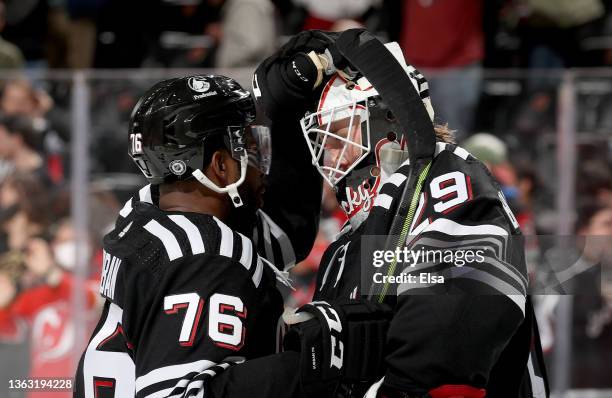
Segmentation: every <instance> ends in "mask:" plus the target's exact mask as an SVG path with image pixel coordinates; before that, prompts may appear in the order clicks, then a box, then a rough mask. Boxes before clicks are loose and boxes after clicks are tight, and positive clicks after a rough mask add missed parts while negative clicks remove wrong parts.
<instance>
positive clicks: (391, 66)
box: [336, 30, 436, 303]
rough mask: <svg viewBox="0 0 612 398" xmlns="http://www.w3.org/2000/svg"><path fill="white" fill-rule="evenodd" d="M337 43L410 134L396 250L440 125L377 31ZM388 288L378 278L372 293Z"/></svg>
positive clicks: (345, 36) (352, 33)
mask: <svg viewBox="0 0 612 398" xmlns="http://www.w3.org/2000/svg"><path fill="white" fill-rule="evenodd" d="M336 46H337V49H338V51H339V52H340V53H341V54H342V55H343V56H344V57H345V58H346V59H347V60H348V62H349V63H350V65H351V66H352V67H353V68H354V69H357V70H358V71H359V72H360V73H361V74H362V75H363V76H365V77H366V78H367V79H368V80H369V81H370V83H371V84H372V85H373V86H374V87H375V88H376V90H377V91H378V93H379V94H380V96H381V97H382V98H383V99H384V101H385V103H386V104H387V105H388V106H389V108H391V111H392V112H393V114H394V115H395V116H396V118H397V120H398V121H399V124H400V127H401V128H402V129H403V133H404V134H405V136H406V137H407V138H408V139H407V141H408V157H409V160H410V166H411V167H410V173H409V175H408V179H407V180H406V184H405V186H404V190H403V191H402V195H401V197H400V199H399V202H398V203H397V210H396V213H395V215H394V216H393V218H392V222H391V227H390V228H389V232H388V235H387V238H386V241H385V249H387V250H395V249H396V248H401V247H402V246H403V244H404V242H405V241H406V237H407V235H408V231H409V230H410V225H411V224H412V220H413V218H414V213H415V211H416V207H417V204H418V201H419V195H420V193H421V189H422V186H423V183H424V181H425V178H426V177H427V173H428V172H429V167H430V166H431V161H432V159H433V155H434V152H435V148H436V135H435V131H434V126H433V123H432V122H431V119H430V118H429V115H428V113H427V111H426V110H425V107H424V106H423V102H422V100H421V97H420V95H419V93H418V92H417V90H416V89H415V88H414V86H413V85H412V82H411V81H410V78H409V77H408V76H407V75H406V72H405V70H404V69H403V68H402V66H401V65H400V64H399V63H398V62H397V60H396V59H395V58H394V57H393V55H392V54H391V53H390V52H389V50H387V48H386V47H385V46H384V44H383V43H382V42H381V41H380V40H378V39H377V38H376V37H375V36H374V35H373V34H371V33H370V32H368V31H363V30H347V31H345V32H342V33H341V34H340V36H339V37H338V40H337V42H336ZM396 267H397V259H395V258H394V260H393V261H392V262H391V263H389V264H388V265H387V266H386V272H384V274H386V275H387V276H392V275H395V272H396ZM387 280H388V278H387ZM388 290H389V285H388V283H385V285H384V286H383V287H382V291H380V292H378V293H377V292H376V284H375V283H373V282H372V284H371V285H370V289H369V299H370V300H372V301H373V300H376V301H378V302H379V303H382V302H383V301H384V299H385V296H386V295H387V292H388Z"/></svg>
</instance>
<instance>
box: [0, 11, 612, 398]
mask: <svg viewBox="0 0 612 398" xmlns="http://www.w3.org/2000/svg"><path fill="white" fill-rule="evenodd" d="M359 26H365V27H367V28H368V29H369V30H371V31H373V32H376V34H377V35H378V36H380V37H381V38H383V39H384V40H396V41H398V42H399V43H400V45H401V47H402V49H403V51H404V52H405V55H406V58H407V59H408V60H409V62H411V63H412V64H414V65H415V66H416V67H417V68H419V69H422V70H423V71H424V72H425V74H426V76H427V77H428V79H429V82H430V91H431V96H432V100H433V104H434V107H435V109H436V117H437V118H438V119H439V120H440V121H441V122H443V123H448V124H449V126H450V127H451V128H452V129H454V130H456V135H457V138H458V140H459V143H460V144H461V145H462V146H464V147H465V148H466V149H467V150H468V151H470V152H471V153H472V154H474V155H475V156H476V157H478V158H479V159H481V160H482V161H483V162H485V164H486V165H487V167H488V168H489V169H490V171H491V173H492V174H493V175H494V176H495V178H496V179H497V180H498V181H499V182H500V185H501V186H502V189H503V191H504V194H505V195H506V197H507V198H508V202H509V204H510V206H511V208H512V210H513V211H514V213H515V214H516V216H517V219H518V221H519V223H520V224H521V227H522V230H523V232H524V233H525V234H526V235H529V236H536V235H551V234H555V233H556V232H557V231H558V223H559V219H558V215H557V214H556V210H555V209H556V205H557V199H556V197H557V195H558V193H559V192H558V186H559V181H560V180H561V179H565V178H569V177H570V176H565V175H561V174H560V173H559V172H558V171H557V164H558V163H557V162H558V161H559V159H558V152H557V149H558V148H557V144H558V141H557V140H558V138H557V136H558V134H557V133H558V130H559V128H560V122H559V120H560V115H559V114H560V112H559V105H558V104H559V87H560V83H561V81H562V80H561V78H562V77H561V76H560V75H559V74H558V73H557V72H555V71H556V70H557V69H558V68H569V67H603V66H607V65H612V5H610V4H609V2H605V1H603V0H486V1H484V0H453V1H449V0H404V1H397V0H131V1H120V0H5V1H0V68H3V69H7V70H8V69H18V70H21V71H23V73H22V74H20V75H18V76H17V77H14V76H13V75H11V76H12V77H10V78H5V79H2V83H1V86H0V90H1V91H0V358H2V360H0V375H1V377H2V378H3V379H4V378H5V377H4V375H6V378H11V377H12V378H18V377H21V378H23V377H26V376H28V375H30V376H70V375H72V374H73V368H74V360H75V358H76V356H77V355H78V354H79V353H80V352H81V351H82V348H83V347H76V346H75V341H78V339H76V338H75V336H76V335H77V334H78V330H81V331H82V330H83V329H87V331H86V332H85V335H87V334H88V333H89V330H90V328H92V327H93V325H92V324H91V321H92V320H95V319H97V311H98V310H99V305H100V303H99V298H98V297H99V295H98V294H97V279H98V275H99V269H100V251H101V250H100V244H101V237H102V236H103V235H104V233H105V232H106V231H107V230H108V229H109V228H110V226H111V225H112V223H113V221H114V218H115V215H116V214H117V209H118V208H119V207H120V203H123V202H124V201H125V200H126V199H127V197H129V196H130V195H131V194H132V193H133V192H134V191H135V190H136V189H137V188H138V186H139V184H142V183H143V180H142V179H140V178H139V176H138V174H137V173H138V171H137V170H136V168H135V167H134V166H133V165H132V164H131V163H130V161H129V158H128V156H119V155H118V154H122V153H126V149H125V144H126V139H125V137H126V134H125V132H126V131H127V120H128V118H129V114H130V112H131V109H132V107H133V106H134V105H135V103H136V101H137V99H138V97H139V95H140V94H142V93H143V92H144V90H145V89H146V88H147V87H148V86H149V85H150V84H152V83H153V81H152V80H151V81H143V80H139V81H132V80H130V79H128V78H126V79H120V78H119V79H117V78H115V79H110V80H104V79H98V80H95V79H94V80H92V81H90V84H89V88H90V94H91V96H90V101H91V109H92V112H91V115H90V116H91V124H92V126H91V136H90V159H89V160H90V168H91V170H90V172H91V185H90V192H89V207H90V217H89V219H90V227H89V230H88V231H86V232H87V235H88V240H87V242H88V243H87V245H86V246H87V247H84V248H80V249H81V250H82V251H84V252H85V254H86V255H85V257H86V258H87V261H88V264H89V271H88V275H87V276H86V280H85V281H83V280H82V278H76V277H75V275H74V274H73V271H74V267H75V264H76V252H77V247H76V234H77V232H76V231H75V226H74V225H73V222H72V220H71V203H70V198H71V196H70V185H69V184H70V169H71V163H70V160H71V156H70V155H71V153H70V117H71V102H70V100H71V85H70V83H69V82H66V81H64V80H61V79H60V80H53V79H39V78H28V77H27V76H30V73H31V72H32V71H41V70H42V71H47V70H53V69H64V68H68V69H78V68H216V69H217V70H219V68H221V70H225V68H245V69H246V71H247V73H246V74H245V76H246V78H245V79H243V82H244V83H245V84H248V76H249V73H248V72H250V71H251V70H252V68H253V66H254V65H256V64H257V63H258V62H259V61H261V60H262V59H263V58H265V57H266V56H267V55H269V54H271V53H272V52H274V50H275V49H277V48H278V47H279V46H280V45H282V43H283V42H284V41H285V40H287V38H288V37H289V36H290V35H292V34H294V33H297V32H299V31H300V30H302V29H324V30H343V29H347V28H351V27H359ZM491 68H494V69H500V68H501V69H506V68H519V69H522V70H523V74H522V75H521V76H508V75H505V74H504V73H503V72H500V71H497V72H496V73H492V72H491ZM547 69H548V70H551V71H550V72H549V71H547ZM2 72H3V71H0V74H1V73H2ZM11 73H12V72H11ZM227 73H231V71H228V72H227ZM1 77H2V76H0V78H1ZM575 89H576V98H577V101H576V117H575V120H576V127H577V129H578V132H577V140H576V149H577V170H576V174H575V175H574V176H572V177H573V178H574V179H575V181H576V187H575V197H576V200H575V203H576V209H575V210H576V211H575V214H574V220H573V224H574V226H575V228H574V233H575V234H576V235H580V236H603V237H607V238H608V240H609V239H610V237H612V118H610V116H608V115H611V114H612V110H611V109H610V107H611V106H612V74H610V77H608V78H598V79H583V80H581V81H578V82H577V84H576V87H575ZM322 201H323V202H322V203H323V217H322V220H321V225H320V231H319V235H318V237H317V240H316V242H315V247H314V249H313V250H312V253H311V254H310V256H309V257H308V258H307V259H306V260H305V261H303V262H302V263H300V264H299V265H298V266H297V267H296V268H295V269H294V271H293V280H294V282H295V285H296V287H297V290H296V291H295V292H294V293H293V294H292V295H291V296H290V297H288V304H289V305H292V306H299V305H301V304H303V303H305V302H308V301H309V300H310V298H311V297H312V293H313V289H314V281H313V276H314V274H315V273H316V270H317V267H318V264H319V262H320V259H321V255H322V253H323V251H324V250H325V248H326V247H327V245H328V244H329V242H330V241H331V240H333V239H334V236H335V234H337V232H338V231H339V229H340V227H341V226H342V224H343V222H344V216H343V213H342V212H341V211H340V210H339V208H338V205H337V203H336V201H335V196H334V194H333V192H332V191H331V190H330V189H329V188H326V189H325V190H324V195H323V198H322ZM530 242H532V243H530V244H528V246H527V254H528V257H529V258H530V263H531V264H532V265H533V267H534V268H537V263H538V262H539V261H540V259H541V258H543V257H546V256H547V255H548V254H547V251H546V250H547V248H546V247H545V245H544V244H543V243H542V242H537V240H536V241H530ZM610 247H612V244H611V245H610ZM608 249H609V247H608ZM602 250H603V249H602ZM597 255H599V256H601V252H599V254H597ZM597 255H595V257H597ZM583 257H585V256H583ZM586 257H588V256H586ZM534 264H535V265H534ZM593 269H596V268H593ZM596 270H598V273H597V272H596V273H594V274H593V275H590V274H589V275H590V276H589V278H591V279H589V281H588V283H593V280H595V281H597V279H596V278H597V277H599V278H602V279H601V284H600V287H601V288H600V289H597V288H595V289H594V291H595V292H596V293H595V294H593V295H591V296H590V297H589V299H588V300H577V301H576V306H575V307H574V314H575V316H574V325H573V336H574V337H573V338H574V342H573V346H574V349H575V357H574V358H575V361H574V362H573V365H574V372H573V380H572V386H575V387H587V386H590V387H612V382H611V381H610V380H608V379H609V378H606V377H605V374H604V373H602V370H603V371H604V372H605V370H606V369H608V367H607V366H606V365H605V364H603V362H601V361H602V360H604V359H605V358H610V357H612V289H611V288H610V287H611V286H612V281H610V280H607V281H606V280H605V278H603V277H602V276H601V275H602V272H601V269H596ZM534 272H535V271H534ZM591 276H592V277H591ZM593 278H595V279H593ZM77 288H78V289H77ZM75 297H77V298H80V300H81V301H83V302H82V303H81V309H80V310H81V312H80V313H79V314H78V319H77V320H75V314H74V311H75V308H74V307H75V306H74V301H73V300H74V298H75ZM550 297H552V299H551V298H547V297H544V298H543V299H542V303H543V304H542V305H541V306H540V308H542V310H541V311H540V316H541V318H542V319H541V321H540V322H541V328H542V330H541V332H542V338H543V340H544V343H545V344H544V345H545V347H547V349H548V350H549V351H552V350H553V349H554V344H555V336H554V333H552V332H551V331H552V330H553V329H554V322H555V321H554V312H555V304H556V301H555V299H554V297H555V296H550ZM551 300H552V301H551ZM4 358H11V360H10V361H8V360H5V359H4ZM2 388H4V387H0V394H1V395H2V396H8V397H12V396H23V395H19V394H20V393H18V392H14V391H13V392H11V394H13V395H7V394H9V393H8V392H6V393H4V391H3V390H2ZM52 396H53V397H61V396H62V395H61V394H60V393H54V394H53V395H52ZM66 396H70V395H69V394H68V395H66ZM36 397H38V398H42V397H44V394H41V393H38V394H37V395H36Z"/></svg>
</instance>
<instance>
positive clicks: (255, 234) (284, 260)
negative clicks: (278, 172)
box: [117, 184, 316, 271]
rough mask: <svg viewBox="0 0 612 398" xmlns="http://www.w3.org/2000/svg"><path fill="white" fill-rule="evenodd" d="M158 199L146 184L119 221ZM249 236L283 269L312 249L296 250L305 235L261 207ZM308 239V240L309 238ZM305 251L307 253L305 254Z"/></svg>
mask: <svg viewBox="0 0 612 398" xmlns="http://www.w3.org/2000/svg"><path fill="white" fill-rule="evenodd" d="M158 201H159V189H158V187H157V186H154V185H150V184H148V185H145V186H144V187H142V188H141V189H140V190H139V191H138V195H137V196H134V197H133V198H130V199H129V200H128V201H127V202H125V204H124V206H123V208H122V209H121V210H120V211H119V218H118V220H117V223H119V222H121V221H122V219H124V218H125V217H127V216H128V215H129V214H131V211H132V207H133V206H134V204H135V203H137V202H144V203H149V204H153V205H157V204H158ZM312 224H313V225H315V224H316V220H313V221H312ZM249 238H251V240H252V241H253V242H254V243H255V249H256V251H257V253H259V255H260V256H262V257H264V258H266V259H267V260H268V261H270V262H271V263H272V264H274V265H276V266H277V268H279V269H280V270H281V271H288V270H289V269H291V268H292V267H293V266H294V265H295V264H296V257H298V258H297V259H298V260H301V259H303V258H304V257H305V255H307V254H308V251H309V249H310V248H309V247H308V248H307V249H306V250H304V249H302V248H301V247H298V248H297V250H296V247H295V246H296V243H294V242H299V241H300V240H303V238H304V237H290V236H289V235H288V234H287V233H286V232H285V230H284V229H283V228H281V227H280V226H279V225H278V224H277V223H276V222H275V221H274V220H272V218H271V217H270V216H269V215H268V214H267V213H266V212H265V211H264V210H261V209H260V210H258V211H257V218H256V223H255V226H254V228H253V231H252V233H251V234H250V236H249ZM292 238H294V239H292ZM300 238H302V239H300ZM306 240H307V241H308V240H309V239H306ZM305 245H306V246H310V245H312V242H310V245H309V244H308V242H305ZM300 246H301V245H300ZM304 252H306V253H305V254H304Z"/></svg>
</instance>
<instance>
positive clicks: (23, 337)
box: [0, 252, 29, 398]
mask: <svg viewBox="0 0 612 398" xmlns="http://www.w3.org/2000/svg"><path fill="white" fill-rule="evenodd" d="M23 269H24V261H23V254H22V253H20V252H9V253H5V254H3V255H0V358H10V360H4V361H0V378H1V379H2V380H15V379H23V378H25V377H27V375H28V370H29V350H28V348H29V347H28V343H29V342H28V339H27V327H26V325H25V323H24V322H22V321H20V320H17V321H15V320H13V319H11V318H10V314H9V312H8V311H7V309H8V308H9V306H10V304H11V303H12V302H13V300H14V298H15V296H16V295H17V294H18V281H19V278H20V276H21V274H22V273H23ZM0 394H1V395H2V396H3V397H7V398H22V397H23V396H24V393H23V392H18V391H15V390H11V389H10V388H9V386H8V385H7V384H6V383H5V385H3V386H1V387H0Z"/></svg>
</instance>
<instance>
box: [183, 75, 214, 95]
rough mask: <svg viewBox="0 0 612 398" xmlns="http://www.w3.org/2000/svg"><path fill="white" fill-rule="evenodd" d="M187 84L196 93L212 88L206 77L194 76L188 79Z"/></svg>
mask: <svg viewBox="0 0 612 398" xmlns="http://www.w3.org/2000/svg"><path fill="white" fill-rule="evenodd" d="M187 85H188V86H189V88H190V89H192V90H193V91H195V92H196V93H205V92H207V91H208V89H209V88H210V83H209V82H208V81H207V80H206V78H205V77H201V76H194V77H192V78H190V79H189V80H187Z"/></svg>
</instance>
